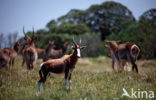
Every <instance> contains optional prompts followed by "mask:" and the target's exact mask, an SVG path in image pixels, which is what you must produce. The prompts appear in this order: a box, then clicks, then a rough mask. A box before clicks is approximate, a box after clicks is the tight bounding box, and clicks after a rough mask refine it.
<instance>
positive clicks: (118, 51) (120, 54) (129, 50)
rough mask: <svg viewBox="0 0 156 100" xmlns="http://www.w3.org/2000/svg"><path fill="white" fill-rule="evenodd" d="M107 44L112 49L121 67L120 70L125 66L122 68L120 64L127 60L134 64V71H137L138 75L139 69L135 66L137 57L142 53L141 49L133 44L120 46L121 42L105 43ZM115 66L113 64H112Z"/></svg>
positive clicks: (127, 43)
mask: <svg viewBox="0 0 156 100" xmlns="http://www.w3.org/2000/svg"><path fill="white" fill-rule="evenodd" d="M105 42H106V43H109V46H110V49H111V50H112V53H113V55H114V57H115V59H116V61H117V63H118V65H119V67H120V68H122V69H123V66H122V67H121V65H120V62H121V61H122V60H126V61H129V62H131V64H132V70H133V71H134V69H135V70H136V72H137V73H138V67H137V65H136V64H135V62H136V60H137V57H138V55H139V53H140V49H139V47H138V46H137V45H136V44H134V43H131V42H126V43H123V44H120V45H118V44H117V43H119V42H120V41H107V40H106V41H105ZM112 64H113V63H112Z"/></svg>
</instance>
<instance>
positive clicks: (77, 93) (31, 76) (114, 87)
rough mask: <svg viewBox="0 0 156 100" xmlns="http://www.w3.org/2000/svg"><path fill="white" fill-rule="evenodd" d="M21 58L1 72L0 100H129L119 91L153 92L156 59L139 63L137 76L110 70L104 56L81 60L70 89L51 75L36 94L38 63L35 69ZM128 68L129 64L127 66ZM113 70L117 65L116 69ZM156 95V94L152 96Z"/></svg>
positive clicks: (73, 75) (128, 72) (60, 76)
mask: <svg viewBox="0 0 156 100" xmlns="http://www.w3.org/2000/svg"><path fill="white" fill-rule="evenodd" d="M21 63H22V60H21V57H18V58H17V59H16V64H15V65H14V66H13V67H12V68H11V69H8V68H2V69H0V100H113V99H115V100H120V99H123V100H131V99H130V98H128V97H124V98H121V94H122V93H123V91H122V88H125V89H126V90H128V92H129V91H130V90H131V88H134V90H137V89H138V88H139V89H141V90H146V91H154V92H155V93H156V60H149V61H146V60H143V61H138V62H137V64H138V66H139V74H136V73H134V72H132V71H124V72H121V73H120V72H118V71H117V68H116V71H112V68H111V60H110V59H109V58H107V57H99V58H81V59H80V60H79V61H78V64H77V65H76V68H75V70H74V72H73V73H72V84H71V85H72V90H71V91H69V90H68V86H67V89H63V82H64V75H63V74H61V75H56V74H51V75H50V76H49V77H48V79H47V81H46V83H45V84H46V91H43V88H42V86H41V93H38V88H37V81H38V80H39V75H38V70H39V65H40V63H41V61H40V60H38V61H37V63H36V64H35V68H34V70H31V71H28V70H27V69H26V66H23V67H22V66H21ZM130 66H131V65H130V64H129V65H128V67H130ZM115 67H116V66H115ZM155 95H156V94H155Z"/></svg>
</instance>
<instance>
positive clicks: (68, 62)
mask: <svg viewBox="0 0 156 100" xmlns="http://www.w3.org/2000/svg"><path fill="white" fill-rule="evenodd" d="M73 43H74V47H72V48H73V49H74V51H73V53H72V54H70V55H64V56H63V57H61V58H58V59H52V60H48V61H46V62H43V63H42V64H41V65H40V69H39V76H40V80H39V81H38V89H39V91H40V84H41V83H42V84H43V89H44V90H45V81H46V79H47V75H48V73H50V72H52V73H56V74H60V73H65V81H64V88H65V87H66V81H67V79H68V82H69V89H71V73H72V71H73V70H74V68H75V65H76V63H77V60H78V58H80V57H81V54H80V51H81V49H83V48H85V47H86V46H81V45H78V44H77V43H76V42H75V40H74V38H73Z"/></svg>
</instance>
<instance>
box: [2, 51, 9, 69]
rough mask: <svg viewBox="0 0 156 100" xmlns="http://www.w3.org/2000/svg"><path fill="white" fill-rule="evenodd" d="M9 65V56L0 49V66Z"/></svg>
mask: <svg viewBox="0 0 156 100" xmlns="http://www.w3.org/2000/svg"><path fill="white" fill-rule="evenodd" d="M5 66H8V67H9V66H10V57H9V56H8V55H7V54H6V53H5V52H4V50H1V49H0V68H2V67H5Z"/></svg>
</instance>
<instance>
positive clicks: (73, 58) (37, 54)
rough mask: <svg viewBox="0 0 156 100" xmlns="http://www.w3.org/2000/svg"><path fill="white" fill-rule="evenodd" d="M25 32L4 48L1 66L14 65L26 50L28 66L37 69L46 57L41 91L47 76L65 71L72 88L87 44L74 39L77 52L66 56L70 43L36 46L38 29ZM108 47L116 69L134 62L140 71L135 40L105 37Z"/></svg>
mask: <svg viewBox="0 0 156 100" xmlns="http://www.w3.org/2000/svg"><path fill="white" fill-rule="evenodd" d="M23 33H24V41H23V42H20V41H17V42H16V43H15V44H14V46H13V48H4V49H0V68H2V67H5V66H8V67H9V68H10V66H14V62H15V59H16V57H17V55H18V53H19V51H20V49H22V46H23V49H22V57H23V62H22V66H24V63H26V66H27V69H28V70H31V69H33V68H34V64H35V62H36V60H37V59H42V60H43V63H42V64H41V65H40V69H39V76H40V80H39V81H38V90H39V91H40V85H41V84H42V85H43V89H45V81H46V79H47V75H48V74H49V73H50V72H51V73H56V74H61V73H64V74H65V80H64V88H65V87H66V82H67V80H68V83H69V89H71V74H72V71H73V70H74V68H75V65H76V63H77V61H78V58H80V57H81V50H82V49H83V48H85V47H86V46H81V39H80V44H77V43H76V42H75V40H74V38H73V40H72V41H73V43H74V46H71V48H72V49H73V52H72V53H71V54H70V55H66V54H67V51H68V49H69V47H70V46H69V44H68V42H65V43H64V44H63V47H62V49H60V50H56V49H55V42H54V41H49V43H48V45H47V48H46V49H42V48H36V47H35V41H36V40H37V37H36V36H35V35H34V28H33V34H32V36H31V37H29V36H28V35H26V33H25V31H24V27H23ZM105 43H106V44H105V45H104V46H105V48H107V49H108V51H109V52H108V55H109V56H110V57H111V58H112V68H113V70H114V64H115V62H116V63H117V65H118V67H119V69H121V70H123V69H124V66H125V65H126V63H127V62H130V63H131V64H132V70H133V71H134V70H135V71H136V72H137V73H138V67H137V64H136V60H137V57H138V55H139V53H140V49H139V47H138V46H137V45H136V44H134V43H132V42H125V43H122V44H119V43H120V41H108V40H105Z"/></svg>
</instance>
